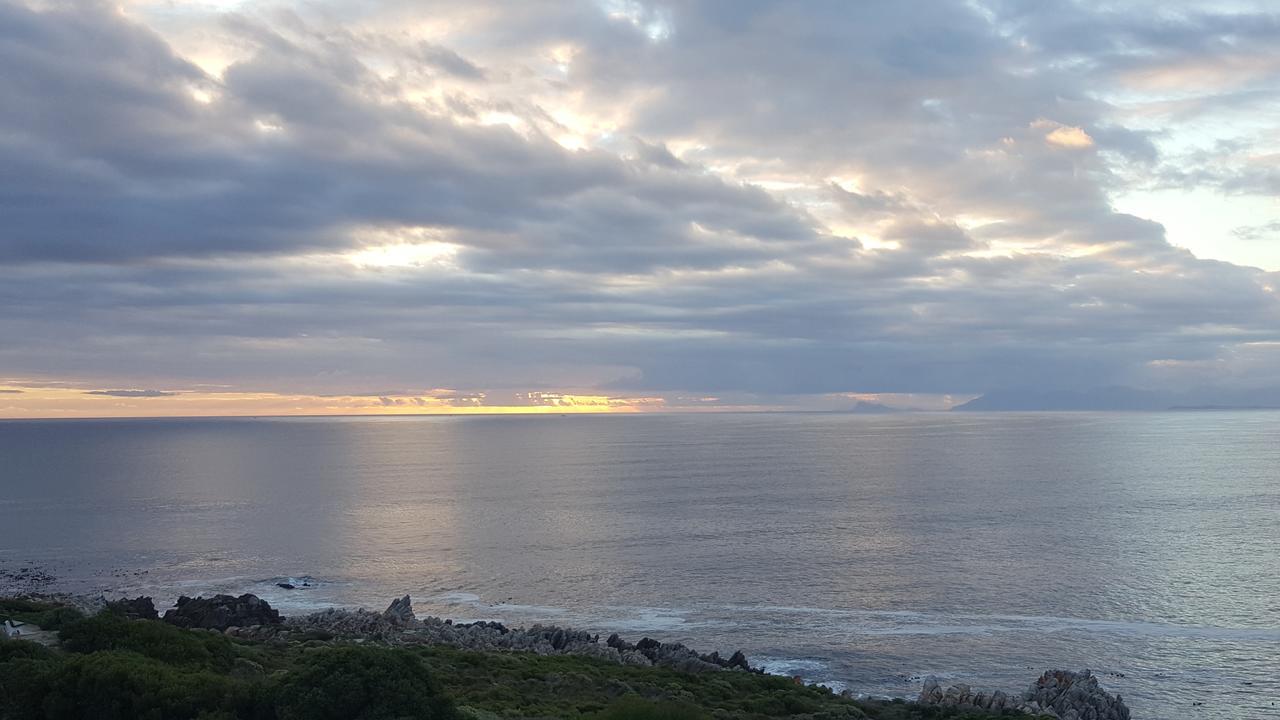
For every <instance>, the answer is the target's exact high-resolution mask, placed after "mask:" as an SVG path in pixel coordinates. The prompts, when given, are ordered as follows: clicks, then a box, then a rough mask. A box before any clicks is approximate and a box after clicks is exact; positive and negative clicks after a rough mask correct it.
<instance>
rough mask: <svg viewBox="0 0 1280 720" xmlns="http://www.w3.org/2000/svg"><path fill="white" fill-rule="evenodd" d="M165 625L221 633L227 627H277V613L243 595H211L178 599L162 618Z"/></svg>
mask: <svg viewBox="0 0 1280 720" xmlns="http://www.w3.org/2000/svg"><path fill="white" fill-rule="evenodd" d="M164 621H165V622H167V623H170V624H172V625H177V626H178V627H184V628H200V629H205V630H217V631H218V632H223V631H225V630H226V629H227V628H229V627H241V628H244V627H248V626H251V625H279V624H280V622H281V620H280V613H279V612H278V611H276V610H273V609H272V608H271V605H270V604H268V603H267V601H266V600H263V599H262V598H259V597H258V596H257V595H251V594H249V593H245V594H244V595H241V596H240V597H232V596H231V595H214V596H213V597H211V598H203V597H196V598H189V597H187V596H185V595H184V596H182V597H180V598H178V603H177V606H176V607H175V608H173V609H172V610H168V611H166V612H165V614H164Z"/></svg>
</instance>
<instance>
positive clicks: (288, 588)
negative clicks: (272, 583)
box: [276, 583, 298, 590]
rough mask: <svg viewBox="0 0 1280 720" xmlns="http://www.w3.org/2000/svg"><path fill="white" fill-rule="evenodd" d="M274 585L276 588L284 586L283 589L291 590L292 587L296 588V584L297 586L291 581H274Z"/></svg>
mask: <svg viewBox="0 0 1280 720" xmlns="http://www.w3.org/2000/svg"><path fill="white" fill-rule="evenodd" d="M276 587H278V588H284V589H285V590H293V589H295V588H297V587H298V586H297V585H294V584H293V583H276Z"/></svg>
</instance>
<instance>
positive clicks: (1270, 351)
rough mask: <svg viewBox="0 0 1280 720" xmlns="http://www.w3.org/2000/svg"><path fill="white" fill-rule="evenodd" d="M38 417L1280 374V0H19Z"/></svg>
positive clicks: (824, 404)
mask: <svg viewBox="0 0 1280 720" xmlns="http://www.w3.org/2000/svg"><path fill="white" fill-rule="evenodd" d="M0 67H3V68H4V71H3V72H0V218H2V219H3V222H0V417H16V418H23V417H76V416H94V417H98V416H128V415H143V416H165V415H210V414H231V415H237V414H247V415H266V414H362V413H423V412H553V413H566V412H649V411H684V410H687V411H710V410H726V409H751V410H757V409H807V410H842V409H849V408H851V407H853V406H855V405H856V404H857V403H859V402H864V403H881V404H886V405H890V406H893V407H903V408H918V409H945V408H948V407H950V406H952V405H955V404H958V403H962V402H964V401H967V400H969V399H972V398H974V397H976V396H979V395H982V394H984V393H987V392H989V391H993V390H1007V389H1009V388H1025V389H1034V390H1035V391H1043V392H1057V391H1073V390H1083V389H1089V388H1105V387H1119V386H1124V387H1133V388H1140V389H1144V390H1152V391H1170V392H1176V391H1185V390H1187V389H1192V388H1200V389H1204V388H1210V389H1222V390H1223V391H1224V392H1230V393H1233V394H1234V395H1233V396H1235V397H1240V396H1248V395H1249V394H1251V393H1255V392H1256V393H1264V394H1265V393H1267V392H1275V391H1276V389H1277V388H1280V295H1278V294H1277V293H1278V290H1277V289H1278V288H1280V7H1277V5H1276V4H1275V3H1274V2H1261V1H1260V2H1243V1H1241V2H1227V1H1223V2H1179V3H1168V2H1144V1H1134V2H1083V1H1081V2H1061V3H1044V2H1040V1H1039V0H967V1H965V2H949V1H947V0H929V1H928V2H923V1H921V2H915V1H911V0H906V1H904V0H892V1H885V2H876V1H873V0H868V1H866V2H856V3H850V2H844V1H832V2H819V1H816V0H815V1H809V2H800V3H795V2H768V1H764V0H731V1H730V0H723V1H711V0H708V1H707V2H643V1H640V0H634V1H633V0H582V1H576V0H564V1H561V0H557V1H555V2H542V1H540V0H526V1H523V2H519V3H512V2H485V1H480V0H475V1H471V2H466V3H458V2H429V1H424V0H414V1H413V2H406V1H401V0H361V1H359V2H353V1H347V0H329V1H320V0H305V1H302V0H299V1H297V2H288V1H286V2H272V1H267V2H234V1H230V0H212V1H208V2H183V1H181V0H168V1H164V2H161V1H153V0H127V1H126V2H124V3H123V4H110V3H99V2H92V1H87V0H86V1H85V2H58V1H50V2H43V1H31V2H21V1H15V0H0Z"/></svg>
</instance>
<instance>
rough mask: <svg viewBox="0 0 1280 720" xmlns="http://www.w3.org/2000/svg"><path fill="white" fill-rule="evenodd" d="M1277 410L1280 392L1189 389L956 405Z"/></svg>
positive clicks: (1032, 395)
mask: <svg viewBox="0 0 1280 720" xmlns="http://www.w3.org/2000/svg"><path fill="white" fill-rule="evenodd" d="M1277 407H1280V389H1277V388H1252V389H1246V390H1242V389H1228V388H1214V387H1197V388H1189V389H1186V390H1182V391H1178V392H1157V391H1152V390H1139V389H1136V388H1131V387H1119V386H1115V387H1103V388H1093V389H1089V390H1033V389H1026V388H1005V389H1002V390H992V391H991V392H988V393H987V394H985V395H982V396H981V397H978V398H975V399H973V400H970V401H969V402H967V403H964V404H963V405H957V406H956V407H954V408H952V410H960V411H984V412H999V411H1018V410H1024V411H1031V410H1172V409H1177V410H1262V409H1269V408H1277Z"/></svg>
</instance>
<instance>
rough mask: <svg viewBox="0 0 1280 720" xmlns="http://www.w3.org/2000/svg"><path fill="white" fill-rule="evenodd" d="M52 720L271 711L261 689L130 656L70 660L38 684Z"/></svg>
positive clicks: (45, 713)
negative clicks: (264, 700)
mask: <svg viewBox="0 0 1280 720" xmlns="http://www.w3.org/2000/svg"><path fill="white" fill-rule="evenodd" d="M36 684H37V685H38V686H40V687H38V688H37V693H38V694H39V695H40V696H41V700H40V703H39V706H38V707H39V709H40V710H41V711H42V714H36V713H34V712H33V713H31V714H30V715H29V716H30V717H44V718H49V720H64V719H65V720H72V719H76V718H95V719H99V720H117V719H119V720H126V719H129V718H142V719H144V720H151V719H154V720H161V719H167V718H195V717H196V716H198V715H204V716H205V717H210V716H212V717H219V716H221V717H254V716H263V717H265V716H267V715H266V713H267V712H269V710H268V709H267V707H266V705H265V703H264V702H263V698H264V696H265V693H264V692H263V689H262V688H261V687H259V686H255V685H253V684H251V683H247V682H242V681H238V680H233V679H231V678H229V677H226V676H223V675H217V674H214V673H211V672H207V671H193V672H188V671H183V670H180V669H176V668H173V667H171V666H169V665H166V664H165V663H163V662H159V661H157V660H153V659H151V658H147V657H143V656H141V655H137V654H134V653H129V652H95V653H93V654H90V655H80V656H76V657H72V658H70V659H68V660H67V661H66V662H65V663H63V664H61V665H60V666H58V667H56V668H54V669H53V670H52V671H50V672H47V673H45V675H44V676H43V678H41V680H40V681H37V683H36Z"/></svg>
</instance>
